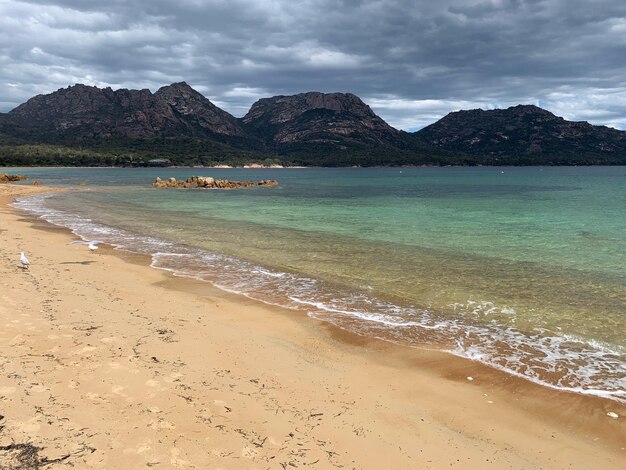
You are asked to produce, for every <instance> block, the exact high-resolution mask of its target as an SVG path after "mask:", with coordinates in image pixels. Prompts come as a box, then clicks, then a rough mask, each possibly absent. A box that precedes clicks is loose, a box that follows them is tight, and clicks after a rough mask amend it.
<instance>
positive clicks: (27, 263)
mask: <svg viewBox="0 0 626 470" xmlns="http://www.w3.org/2000/svg"><path fill="white" fill-rule="evenodd" d="M20 263H22V267H23V268H24V269H28V267H29V266H30V261H28V258H27V257H26V255H25V254H24V252H23V251H22V252H20Z"/></svg>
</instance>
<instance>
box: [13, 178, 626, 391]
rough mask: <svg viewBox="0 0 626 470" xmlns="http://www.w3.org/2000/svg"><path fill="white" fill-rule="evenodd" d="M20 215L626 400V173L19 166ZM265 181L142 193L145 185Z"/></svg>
mask: <svg viewBox="0 0 626 470" xmlns="http://www.w3.org/2000/svg"><path fill="white" fill-rule="evenodd" d="M21 172H24V173H30V176H31V177H35V178H38V179H41V180H43V181H44V182H45V183H47V184H59V185H71V186H77V185H79V184H80V183H82V182H85V183H88V184H89V189H87V188H86V187H85V188H83V189H82V190H81V187H80V186H78V188H79V189H78V191H72V192H65V193H61V194H58V195H54V196H37V197H34V198H30V199H24V200H22V201H20V202H19V203H18V204H17V205H18V206H19V207H22V208H25V209H28V210H31V211H34V212H36V213H38V214H40V215H42V216H43V217H44V218H46V219H47V220H49V221H51V222H53V223H57V224H59V225H64V226H69V227H70V228H72V229H73V230H74V231H75V232H76V233H77V234H79V235H81V236H83V237H86V238H92V239H93V238H98V239H101V240H104V241H107V242H110V243H113V244H115V245H117V246H120V247H123V248H126V249H130V250H134V251H139V252H144V253H149V254H151V255H153V266H155V267H158V268H162V269H167V270H170V271H173V272H174V273H176V274H178V275H186V276H191V277H195V278H198V279H204V280H207V281H209V282H211V283H213V284H215V285H217V286H219V287H222V288H223V289H226V290H229V291H232V292H238V293H241V294H244V295H247V296H249V297H251V298H255V299H258V300H262V301H264V302H268V303H272V304H278V305H282V306H286V307H289V308H293V309H296V310H302V311H306V312H308V313H309V314H310V315H311V316H314V317H316V318H319V319H322V320H326V321H330V322H333V323H335V324H337V325H339V326H342V327H344V328H347V329H350V330H352V331H356V332H359V333H361V334H365V335H370V336H376V337H379V338H384V339H387V340H391V341H397V342H402V343H408V344H411V345H414V346H420V347H428V348H438V349H444V350H447V351H450V352H452V353H454V354H457V355H461V356H464V357H469V358H471V359H473V360H477V361H480V362H483V363H486V364H489V365H491V366H494V367H497V368H500V369H503V370H506V371H508V372H510V373H513V374H516V375H520V376H523V377H526V378H528V379H530V380H533V381H536V382H539V383H543V384H544V385H548V386H552V387H557V388H562V389H568V390H572V391H578V392H583V393H590V394H595V395H600V396H606V397H609V398H613V399H617V400H620V401H626V269H625V268H626V168H625V167H594V168H538V167H533V168H411V169H408V168H404V169H397V168H394V169H392V168H385V169H284V170H244V169H220V170H215V169H28V170H22V171H21ZM192 174H205V175H212V176H215V177H225V178H230V179H239V180H242V179H252V180H258V179H266V178H276V179H278V180H279V182H280V185H279V186H278V187H276V188H251V189H245V190H238V191H185V190H155V189H152V188H151V187H150V186H149V183H150V182H151V181H152V179H153V178H154V177H155V176H157V175H159V176H161V177H168V176H176V177H178V178H181V177H186V176H190V175H192Z"/></svg>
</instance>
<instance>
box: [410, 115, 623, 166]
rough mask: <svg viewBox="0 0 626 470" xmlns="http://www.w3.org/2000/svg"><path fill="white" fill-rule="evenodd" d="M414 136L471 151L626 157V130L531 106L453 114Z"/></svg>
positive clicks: (601, 157) (453, 148) (446, 148)
mask: <svg viewBox="0 0 626 470" xmlns="http://www.w3.org/2000/svg"><path fill="white" fill-rule="evenodd" d="M414 135H415V137H416V138H418V139H419V140H421V141H423V142H425V143H428V144H431V145H435V146H437V147H439V148H441V149H444V150H447V151H450V152H456V153H464V154H468V155H477V156H496V157H497V156H526V157H537V158H539V157H541V156H546V157H552V156H559V157H563V158H577V157H588V158H589V157H590V158H600V159H609V160H611V159H613V158H615V159H619V158H621V159H622V160H626V132H624V131H619V130H616V129H611V128H609V127H604V126H592V125H591V124H589V123H587V122H573V121H566V120H565V119H563V118H561V117H558V116H555V115H554V114H552V113H550V112H549V111H546V110H544V109H541V108H538V107H536V106H531V105H519V106H513V107H510V108H508V109H495V110H490V111H483V110H482V109H476V110H471V111H458V112H454V113H450V114H448V115H447V116H445V117H444V118H442V119H440V120H439V121H437V122H435V123H434V124H431V125H430V126H428V127H425V128H424V129H422V130H421V131H418V132H417V133H415V134H414Z"/></svg>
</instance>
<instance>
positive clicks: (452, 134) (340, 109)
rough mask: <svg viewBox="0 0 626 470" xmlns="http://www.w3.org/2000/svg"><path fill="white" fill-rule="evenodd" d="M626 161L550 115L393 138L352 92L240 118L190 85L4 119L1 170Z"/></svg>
mask: <svg viewBox="0 0 626 470" xmlns="http://www.w3.org/2000/svg"><path fill="white" fill-rule="evenodd" d="M250 162H262V163H265V164H284V165H317V166H353V165H358V166H371V165H509V164H518V165H532V164H541V165H555V164H561V165H573V164H605V165H608V164H626V132H625V131H619V130H616V129H612V128H608V127H604V126H593V125H591V124H589V123H587V122H572V121H566V120H565V119H563V118H560V117H557V116H555V115H554V114H552V113H550V112H549V111H546V110H544V109H541V108H538V107H536V106H531V105H519V106H514V107H511V108H508V109H496V110H489V111H483V110H480V109H478V110H470V111H458V112H453V113H450V114H448V115H447V116H445V117H444V118H442V119H440V120H439V121H437V122H435V123H433V124H431V125H430V126H428V127H425V128H424V129H421V130H420V131H417V132H413V133H409V132H404V131H400V130H397V129H394V128H393V127H391V126H390V125H389V124H387V123H386V122H385V121H384V120H383V119H382V118H380V117H379V116H377V115H376V114H375V113H374V112H373V111H372V110H371V108H370V107H369V106H367V105H366V104H365V103H364V102H363V101H362V100H361V99H360V98H359V97H357V96H355V95H353V94H350V93H319V92H309V93H301V94H297V95H292V96H275V97H271V98H263V99H260V100H258V101H257V102H256V103H254V104H253V105H252V107H251V108H250V110H249V111H248V113H247V114H246V115H245V116H243V117H242V118H236V117H234V116H232V115H231V114H229V113H227V112H226V111H224V110H222V109H220V108H219V107H217V106H215V105H214V104H213V103H211V101H210V100H208V99H207V98H206V97H204V96H203V95H202V94H200V93H199V92H197V91H196V90H194V89H193V88H191V87H190V86H189V85H188V84H187V83H185V82H180V83H173V84H171V85H168V86H164V87H162V88H160V89H159V90H157V91H156V92H155V93H152V92H151V91H150V90H126V89H119V90H112V89H111V88H104V89H101V88H98V87H94V86H86V85H80V84H77V85H74V86H70V87H68V88H63V89H60V90H57V91H55V92H53V93H50V94H46V95H38V96H35V97H33V98H31V99H29V100H28V101H27V102H25V103H23V104H21V105H20V106H18V107H16V108H15V109H13V110H12V111H10V112H8V113H5V114H0V165H2V164H5V165H12V164H13V165H42V164H63V165H67V164H70V165H145V164H187V165H215V164H233V165H241V164H245V163H250Z"/></svg>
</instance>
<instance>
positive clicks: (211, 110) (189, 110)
mask: <svg viewBox="0 0 626 470" xmlns="http://www.w3.org/2000/svg"><path fill="white" fill-rule="evenodd" d="M154 96H155V98H157V99H158V100H160V101H162V102H163V103H165V104H167V105H168V106H169V107H170V109H171V110H172V111H173V113H174V114H175V115H176V116H177V117H178V118H179V119H180V120H181V121H184V122H185V123H186V124H187V125H188V126H192V127H198V128H200V129H205V130H206V131H208V132H209V133H211V134H218V135H225V136H243V135H244V134H245V131H244V129H243V128H242V127H241V125H240V124H239V122H238V120H237V119H235V117H233V116H232V115H230V114H229V113H227V112H226V111H224V110H222V109H220V108H218V107H217V106H215V105H214V104H213V103H211V101H209V100H208V99H207V98H205V97H204V96H202V95H201V94H200V93H198V92H197V91H196V90H194V89H193V88H191V87H190V86H189V85H187V84H186V83H185V82H181V83H173V84H172V85H168V86H164V87H162V88H160V89H159V90H158V91H157V92H156V93H155V94H154Z"/></svg>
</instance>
